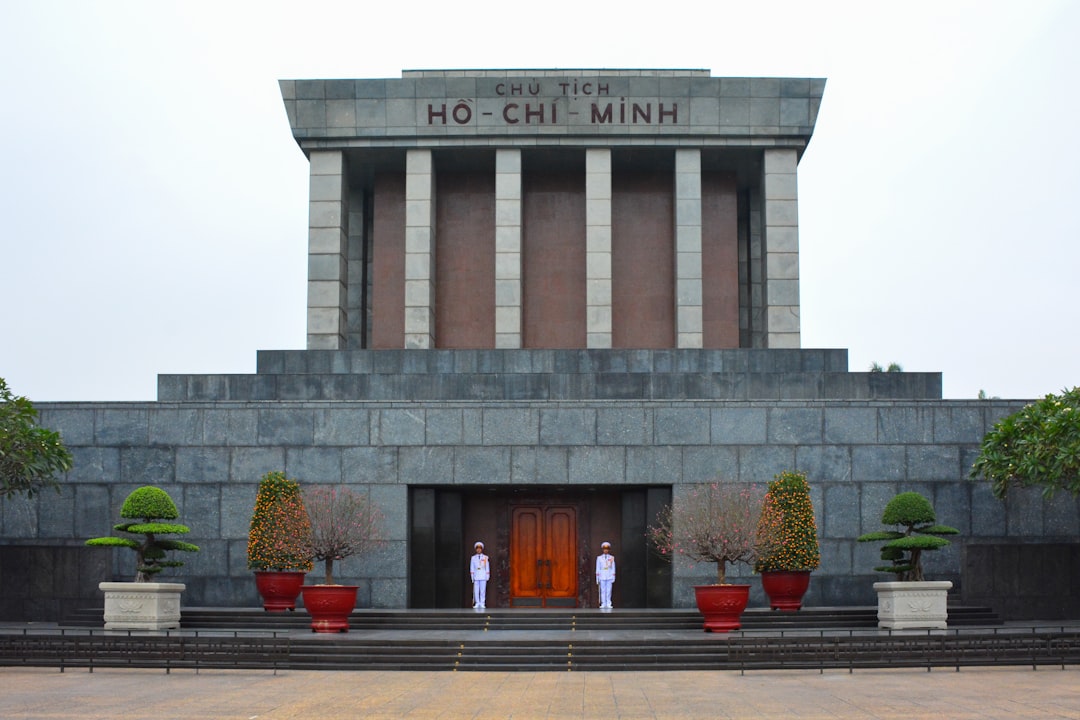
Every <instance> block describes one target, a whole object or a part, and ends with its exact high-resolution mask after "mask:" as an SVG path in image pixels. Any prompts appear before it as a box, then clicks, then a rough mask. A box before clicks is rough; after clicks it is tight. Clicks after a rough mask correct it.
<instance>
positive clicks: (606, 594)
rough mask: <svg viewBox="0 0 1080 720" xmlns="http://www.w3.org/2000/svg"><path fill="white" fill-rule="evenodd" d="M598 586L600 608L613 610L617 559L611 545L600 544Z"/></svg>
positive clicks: (597, 570)
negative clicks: (612, 594)
mask: <svg viewBox="0 0 1080 720" xmlns="http://www.w3.org/2000/svg"><path fill="white" fill-rule="evenodd" d="M596 584H597V585H599V586H600V608H601V609H602V610H610V609H611V586H612V585H614V584H615V557H614V556H613V555H612V554H611V543H609V542H605V543H601V544H600V554H599V555H597V556H596Z"/></svg>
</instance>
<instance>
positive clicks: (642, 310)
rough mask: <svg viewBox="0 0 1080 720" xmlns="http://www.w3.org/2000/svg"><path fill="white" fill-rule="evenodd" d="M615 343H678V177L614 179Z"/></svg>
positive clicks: (626, 175) (620, 175)
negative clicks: (675, 216) (676, 183)
mask: <svg viewBox="0 0 1080 720" xmlns="http://www.w3.org/2000/svg"><path fill="white" fill-rule="evenodd" d="M611 192H612V200H611V215H612V218H611V232H612V240H611V251H612V258H611V272H612V308H611V313H612V338H611V340H612V346H613V347H617V348H671V347H675V271H674V262H675V251H674V233H675V229H674V219H673V217H674V207H673V206H674V177H673V174H672V173H666V172H662V173H656V172H636V171H624V172H614V173H613V174H612V179H611Z"/></svg>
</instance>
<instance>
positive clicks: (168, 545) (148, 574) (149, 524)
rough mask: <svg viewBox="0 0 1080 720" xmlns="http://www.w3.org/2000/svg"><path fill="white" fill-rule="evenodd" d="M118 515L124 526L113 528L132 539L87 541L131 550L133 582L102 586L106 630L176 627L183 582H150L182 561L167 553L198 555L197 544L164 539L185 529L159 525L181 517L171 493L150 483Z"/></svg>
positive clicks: (167, 524)
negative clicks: (133, 563)
mask: <svg viewBox="0 0 1080 720" xmlns="http://www.w3.org/2000/svg"><path fill="white" fill-rule="evenodd" d="M120 517H121V518H124V520H125V522H121V523H118V524H116V525H114V526H113V529H115V530H119V531H120V532H123V533H127V534H129V535H132V536H134V537H117V536H115V535H110V536H108V537H99V538H91V539H90V540H87V541H86V544H87V545H90V546H92V547H123V548H129V549H131V550H134V551H135V581H134V582H129V583H128V582H102V583H100V584H99V585H98V587H99V588H100V589H101V590H102V591H103V592H104V593H105V629H106V630H164V629H167V628H175V627H180V593H182V592H183V591H184V587H185V585H184V584H183V583H163V582H153V581H152V579H153V578H156V577H157V575H158V574H159V573H160V572H161V571H162V570H164V569H165V568H170V567H180V566H181V565H183V564H184V563H183V561H180V560H169V559H168V553H169V552H170V551H181V552H198V551H199V547H198V545H192V544H191V543H188V542H184V541H182V540H173V539H171V538H162V537H160V536H161V535H184V534H187V533H188V532H190V528H188V526H187V525H180V524H179V523H171V522H163V521H165V520H175V519H176V518H178V517H180V512H179V511H178V510H177V509H176V503H174V502H173V500H172V498H171V497H169V494H168V493H167V492H165V491H164V490H162V489H161V488H156V487H153V486H150V485H147V486H144V487H141V488H137V489H136V490H134V491H132V493H131V494H130V495H128V496H127V499H125V500H124V504H123V506H122V507H121V508H120Z"/></svg>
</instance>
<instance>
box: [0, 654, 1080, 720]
mask: <svg viewBox="0 0 1080 720" xmlns="http://www.w3.org/2000/svg"><path fill="white" fill-rule="evenodd" d="M119 717H124V718H129V719H131V720H140V719H143V718H145V719H147V720H150V719H153V720H159V719H160V718H171V719H173V720H203V719H207V720H209V719H211V718H212V719H213V720H284V719H290V720H292V719H299V718H313V719H320V720H321V719H326V720H338V719H341V720H346V719H348V720H353V719H355V718H372V719H375V720H377V719H381V718H386V719H388V720H389V719H393V720H398V719H399V718H410V719H417V720H420V719H426V718H441V719H452V718H472V719H476V720H481V719H484V718H511V719H513V720H532V719H537V720H539V719H545V720H546V719H549V718H552V719H553V718H605V719H610V718H619V719H626V720H637V719H639V718H641V719H647V718H784V719H785V720H786V719H788V718H800V719H804V718H829V719H830V720H834V719H836V718H877V719H881V720H890V719H892V718H897V719H899V718H903V719H905V720H910V719H912V718H953V719H956V720H964V719H967V718H971V719H972V720H976V719H977V720H984V719H987V718H990V719H996V718H1001V719H1002V720H1014V719H1022V718H1072V719H1074V720H1080V668H1078V667H1068V668H1066V669H1064V670H1059V669H1042V670H1038V671H1032V670H1030V669H1027V670H1024V669H1016V668H975V669H963V670H961V671H960V672H955V671H952V670H948V671H937V670H935V671H933V672H926V671H924V670H888V671H882V670H864V671H856V672H855V673H853V674H849V673H847V672H846V671H826V672H825V673H820V674H819V673H817V672H812V671H767V672H766V671H763V672H755V673H748V674H746V675H740V674H739V673H737V672H624V673H611V672H587V673H578V672H575V673H558V672H541V673H534V672H491V673H473V672H469V673H454V672H451V673H412V672H335V671H292V670H289V671H279V672H278V673H277V674H276V675H275V674H273V672H271V671H202V672H200V673H198V674H196V673H195V672H194V671H186V670H185V671H175V670H174V671H173V672H171V673H169V674H166V673H165V672H164V671H163V670H127V669H124V670H113V669H107V670H101V669H99V670H95V671H94V672H93V673H90V672H87V671H82V670H68V671H66V672H59V671H58V670H55V669H44V668H34V669H23V668H0V718H5V720H53V719H55V718H83V719H85V720H103V719H106V718H108V719H109V720H112V719H113V718H119Z"/></svg>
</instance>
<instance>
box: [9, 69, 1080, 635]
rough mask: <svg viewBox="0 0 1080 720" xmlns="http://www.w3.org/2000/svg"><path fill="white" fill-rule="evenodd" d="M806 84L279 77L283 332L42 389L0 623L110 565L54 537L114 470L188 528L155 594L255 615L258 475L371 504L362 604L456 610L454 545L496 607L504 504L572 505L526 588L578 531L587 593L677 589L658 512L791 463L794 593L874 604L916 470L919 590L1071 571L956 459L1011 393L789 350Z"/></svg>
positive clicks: (114, 562)
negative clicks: (130, 385)
mask: <svg viewBox="0 0 1080 720" xmlns="http://www.w3.org/2000/svg"><path fill="white" fill-rule="evenodd" d="M823 88H824V81H823V80H815V79H770V78H758V79H745V78H712V77H710V75H709V73H708V72H707V71H647V70H642V71H542V70H539V71H537V70H534V71H524V70H523V71H463V72H451V71H424V72H406V73H404V74H403V76H402V78H400V79H386V80H381V79H375V80H288V81H282V83H281V89H282V95H283V98H284V102H285V108H286V112H287V114H288V117H289V120H290V123H291V125H292V128H293V135H294V138H295V140H296V141H297V143H298V144H299V146H300V148H301V149H302V150H303V151H304V152H305V154H306V155H307V156H308V157H309V159H310V213H309V217H310V223H309V237H308V247H309V263H308V266H309V271H308V300H307V303H308V328H307V347H308V349H307V350H302V351H260V352H259V353H258V356H257V372H256V373H254V374H243V375H163V376H160V377H159V381H158V399H157V401H155V402H139V403H131V402H99V403H40V404H39V406H38V407H39V410H40V411H41V421H42V423H43V424H45V425H47V426H49V427H52V428H55V429H57V430H60V431H61V433H62V435H63V438H64V441H65V442H66V444H67V445H68V446H69V447H70V448H71V450H72V452H73V454H74V458H75V466H74V468H73V469H72V471H71V472H70V473H68V475H67V477H66V478H65V482H64V484H63V489H62V491H61V493H60V494H59V495H57V496H52V495H49V494H46V495H44V496H41V497H40V498H39V499H37V500H34V501H29V500H25V499H8V500H5V501H3V502H2V504H0V510H2V512H0V587H2V588H3V592H2V602H0V614H2V615H3V616H6V617H36V618H37V619H56V616H57V615H61V614H62V613H63V612H65V611H69V610H70V609H71V608H72V607H76V606H79V605H80V604H81V605H84V606H85V605H93V604H96V603H100V598H98V597H96V583H97V582H98V581H99V580H112V579H126V578H128V577H131V576H133V574H134V569H133V568H132V567H131V561H132V558H130V557H128V555H130V553H127V554H125V553H122V552H118V551H107V550H101V549H89V548H84V547H82V541H83V539H85V538H87V537H93V536H97V535H100V534H101V533H102V532H103V531H104V530H106V529H107V528H108V527H109V526H110V524H111V523H112V522H114V521H115V518H116V517H118V514H119V509H120V505H121V503H122V502H123V500H124V498H125V497H126V496H127V494H128V493H129V492H130V491H131V490H132V489H134V488H135V487H138V486H140V485H145V484H153V485H157V486H160V487H162V488H163V489H165V490H166V491H168V492H169V493H170V494H171V495H172V497H173V498H174V500H176V502H177V504H178V506H179V508H180V510H181V518H182V521H183V522H185V523H186V524H188V525H189V526H190V527H191V529H192V533H191V536H190V539H191V540H192V541H193V542H195V543H197V544H199V545H200V546H201V547H202V552H200V553H198V554H195V555H189V556H186V557H185V558H184V560H185V562H186V564H185V566H184V568H183V569H182V571H181V572H180V573H178V578H179V579H182V580H183V581H184V582H185V583H186V585H187V592H186V594H185V597H184V602H185V604H188V605H207V606H254V605H255V604H256V603H257V602H258V600H257V595H256V592H255V587H254V581H253V578H252V575H251V573H250V572H249V571H248V570H247V568H246V540H247V532H248V523H249V520H250V515H251V511H252V508H253V505H254V500H255V494H256V487H257V483H258V480H259V478H260V477H261V476H262V475H263V474H264V473H266V472H268V471H272V470H284V471H285V472H286V473H287V474H288V475H289V476H290V477H294V478H296V479H298V480H300V481H301V483H302V484H304V485H344V486H348V487H351V488H353V489H355V490H357V491H358V492H362V493H365V494H367V495H369V496H370V498H371V499H372V500H373V501H375V502H376V503H377V504H378V505H379V506H380V507H381V509H382V511H383V513H384V515H385V516H386V518H385V523H384V525H383V537H382V538H381V540H382V541H383V542H382V545H381V547H380V549H379V550H378V551H377V552H376V553H374V554H372V555H370V556H368V557H364V558H360V559H348V560H346V561H345V562H344V563H342V565H341V567H340V568H338V573H337V575H338V576H339V579H340V580H341V581H344V582H350V583H356V584H358V585H360V593H359V604H360V605H361V606H373V607H436V606H446V607H462V606H465V604H466V603H467V588H466V583H465V580H464V579H463V578H464V577H465V575H466V565H465V561H466V558H467V556H468V551H469V548H470V547H471V542H472V541H473V540H474V539H479V538H480V537H483V538H485V539H486V542H487V545H488V549H487V552H488V553H489V554H490V555H491V556H492V559H493V562H494V565H495V575H494V578H493V584H494V590H493V591H492V592H491V594H490V595H489V597H493V598H494V602H491V603H489V604H490V605H493V606H506V605H507V604H509V605H514V604H515V602H516V601H515V598H514V596H513V594H512V593H510V592H509V591H508V590H507V587H506V585H507V583H508V578H511V577H515V578H516V577H517V576H516V574H515V573H516V572H517V571H518V569H519V568H512V567H510V558H511V557H519V555H514V554H513V553H512V552H511V551H512V549H513V547H512V546H514V545H515V543H517V544H518V545H519V546H520V544H521V542H520V537H521V536H519V535H516V534H514V532H516V531H513V530H512V529H511V525H512V523H513V522H516V520H513V519H512V518H516V517H517V516H516V515H515V514H514V513H516V512H517V509H518V508H520V507H529V508H534V509H538V510H537V512H538V513H539V512H540V511H542V510H543V509H544V508H548V507H556V508H557V509H558V510H559V513H561V515H559V517H563V518H565V517H570V518H576V523H577V525H576V526H574V527H571V529H570V530H571V532H570V533H569V534H567V533H566V532H565V527H564V528H563V530H562V532H563V533H564V535H567V536H566V537H562V538H561V541H563V542H564V543H565V544H567V545H569V546H571V547H570V548H569V550H570V553H571V555H572V556H573V557H571V558H570V559H569V560H568V562H571V563H576V565H577V570H576V572H577V575H578V577H579V579H580V583H579V586H578V587H577V589H576V590H573V591H571V592H569V594H567V595H566V596H565V597H559V598H555V599H554V600H557V601H558V602H560V603H568V604H570V605H588V604H593V603H594V600H595V598H593V597H592V595H591V589H590V586H591V583H589V582H588V576H589V567H588V565H589V563H590V562H591V561H592V555H594V554H595V551H596V549H597V548H598V547H599V542H600V541H601V540H609V541H612V542H613V543H614V544H615V553H616V555H617V556H618V557H619V569H620V572H619V580H618V582H617V583H616V587H615V603H616V605H617V606H621V607H635V606H636V607H670V606H677V607H686V606H690V605H692V604H693V592H692V586H693V585H694V584H695V583H705V582H711V581H712V580H713V578H715V574H714V569H713V568H712V567H711V566H695V565H693V564H690V563H687V562H684V561H683V560H681V559H680V560H677V561H676V562H675V563H674V564H669V563H664V562H662V561H660V560H658V559H657V558H656V557H655V556H654V555H653V554H651V553H649V552H648V550H647V548H646V547H645V541H644V527H645V525H646V524H648V522H649V521H650V520H651V519H652V518H653V517H655V511H656V510H657V509H658V508H659V507H660V506H661V505H662V504H664V503H666V502H669V501H671V500H674V501H675V502H678V501H680V499H681V498H682V497H684V495H685V493H686V491H687V489H688V486H690V485H691V484H694V483H700V482H706V481H709V480H711V479H714V478H715V477H717V476H722V477H723V478H725V479H727V480H730V481H733V482H739V483H761V484H764V483H766V482H768V481H769V480H770V479H771V478H772V477H773V476H774V475H775V474H777V473H780V472H782V471H785V470H798V471H804V472H806V473H807V475H808V477H809V480H810V483H811V488H812V493H813V501H814V505H815V512H816V513H817V522H818V528H819V533H820V538H821V546H822V565H821V568H820V569H819V570H818V571H817V572H815V573H814V576H813V581H812V583H811V588H810V591H809V594H808V596H807V598H806V604H808V605H852V604H858V605H868V604H872V603H873V602H874V593H873V589H872V583H873V582H874V581H875V580H880V579H883V578H882V577H881V576H880V575H876V574H875V573H874V572H873V571H872V568H873V567H874V565H875V564H877V557H876V555H877V548H876V547H875V546H872V545H869V544H862V545H860V544H858V543H856V542H855V541H854V538H856V537H857V536H859V535H860V534H862V533H865V532H868V531H871V530H876V529H879V518H880V513H881V511H882V509H883V508H884V506H885V503H886V502H887V501H888V500H889V499H890V498H891V497H893V496H894V495H895V494H896V493H898V492H901V491H908V490H915V491H918V492H921V493H923V494H924V495H926V496H927V497H928V498H930V500H931V501H932V502H933V503H934V505H935V507H936V509H937V511H938V515H939V519H940V521H941V522H943V523H946V524H949V525H953V526H955V527H957V528H959V529H960V531H961V534H960V536H959V537H958V538H956V540H955V541H954V543H953V544H952V545H951V546H950V547H949V548H947V549H946V550H944V551H942V552H938V553H933V554H931V555H930V556H928V557H926V558H925V560H924V564H925V567H926V571H927V575H928V577H929V578H932V579H938V580H950V581H952V582H953V583H954V585H955V590H954V593H956V594H957V595H959V597H960V598H962V599H963V598H966V597H970V598H972V599H974V600H975V601H978V602H988V603H991V604H1000V605H1002V609H1007V610H1008V613H1009V614H1010V615H1012V616H1021V615H1023V614H1024V612H1025V611H1024V607H1023V606H1022V605H1019V606H1018V605H1017V604H1016V603H1014V602H1009V601H1008V598H1009V597H1010V596H1012V597H1015V596H1016V595H1017V593H1016V587H1017V586H1016V583H1015V582H1009V581H1008V580H1007V576H1009V575H1010V574H1011V575H1012V576H1017V575H1018V574H1019V573H1021V571H1023V570H1024V569H1025V568H1028V567H1034V566H1035V565H1036V564H1035V563H1030V562H1026V563H1024V568H1018V567H1017V563H1016V562H1015V561H1014V559H1013V558H1015V557H1019V555H1016V554H1010V553H1009V552H1008V551H1007V550H1008V548H1009V547H1011V546H1016V545H1017V544H1021V545H1024V546H1026V547H1029V549H1030V548H1047V549H1052V548H1058V550H1053V552H1054V553H1055V556H1058V555H1060V556H1061V557H1067V558H1069V559H1067V560H1065V561H1063V562H1056V563H1055V562H1047V563H1046V564H1045V567H1046V568H1050V570H1047V573H1049V572H1051V571H1053V572H1057V573H1059V574H1060V572H1061V570H1062V568H1065V569H1066V570H1067V571H1069V572H1076V573H1080V570H1077V569H1076V568H1074V567H1073V566H1074V565H1075V558H1076V557H1077V553H1075V552H1072V550H1070V549H1075V547H1076V537H1077V535H1078V534H1080V520H1078V518H1080V508H1078V506H1077V500H1076V499H1075V498H1069V497H1064V496H1061V495H1059V496H1058V497H1057V498H1054V499H1052V500H1048V499H1044V498H1042V497H1041V496H1040V495H1038V494H1037V493H1034V492H1029V493H1023V492H1020V493H1015V494H1012V495H1011V496H1010V498H1009V501H1008V502H1007V503H1001V502H999V501H997V500H996V499H994V498H992V497H991V495H990V493H989V490H988V488H987V486H986V485H985V484H980V483H972V482H970V481H969V480H968V479H967V473H968V469H969V467H970V465H971V462H972V459H973V457H974V455H975V453H976V452H977V448H978V444H979V442H980V440H981V439H982V437H983V435H984V433H985V432H986V431H987V430H988V429H989V428H990V427H991V425H992V424H993V423H994V422H995V421H996V420H998V419H999V418H1001V417H1003V416H1004V415H1006V414H1008V413H1010V412H1013V411H1015V410H1017V409H1018V408H1019V407H1021V405H1022V403H1021V402H1020V401H997V400H994V401H956V400H949V401H946V400H942V399H941V376H940V374H938V373H861V372H850V371H849V368H848V360H847V352H846V351H844V350H831V349H826V350H817V349H802V348H801V340H800V321H799V314H800V308H799V273H798V252H799V245H798V193H797V166H798V160H799V157H800V156H801V153H802V151H803V150H804V149H805V147H806V144H807V143H808V142H809V139H810V135H811V133H812V130H813V126H814V122H815V119H816V115H817V109H818V104H819V103H820V100H821V95H822V91H823ZM530 517H532V516H530ZM535 517H541V515H540V514H537V515H535ZM570 535H572V538H570ZM568 538H570V539H569V540H568ZM1053 543H1056V545H1054V544H1053ZM1062 548H1064V550H1062ZM1048 551H1049V550H1048ZM1038 553H1039V551H1038V550H1036V551H1034V552H1029V553H1027V554H1025V555H1023V557H1025V558H1031V557H1032V556H1036V557H1037V556H1038ZM1062 553H1064V555H1062ZM1070 553H1071V554H1070ZM575 558H576V559H575ZM536 567H537V568H538V570H537V571H538V572H541V573H542V572H543V571H544V570H543V565H542V558H541V559H538V560H537V564H536ZM548 567H550V563H549V565H548ZM1070 568H1071V569H1070ZM76 569H77V571H76ZM548 572H549V573H550V570H548ZM740 574H741V575H744V576H745V575H747V573H746V572H745V571H742V570H738V571H736V576H738V575H740ZM988 575H989V576H992V577H988ZM572 576H573V571H572V572H571V580H572V579H573V578H572ZM546 577H547V581H548V587H550V586H551V577H552V576H551V575H550V574H548V575H547V576H546ZM162 579H163V580H168V579H170V578H166V577H163V578H162ZM541 579H543V577H541ZM1058 586H1061V583H1060V582H1059V583H1058ZM1064 586H1065V587H1068V586H1069V584H1068V583H1065V585H1064ZM537 587H539V585H537ZM753 587H754V594H755V596H756V598H755V602H759V603H760V602H761V601H762V598H761V596H760V585H759V584H757V583H756V582H755V583H753ZM15 588H18V589H17V590H16V589H15ZM968 588H971V592H970V594H969V593H968V592H967V591H968ZM35 595H44V596H45V597H47V598H50V600H49V601H47V602H38V601H35V600H34V599H33V598H34V597H35ZM548 599H549V600H552V598H548ZM517 600H518V601H520V602H521V603H522V604H524V603H525V601H526V600H527V601H530V602H531V601H532V599H531V598H517ZM554 600H553V602H554ZM1069 607H1072V606H1070V605H1068V604H1067V603H1066V604H1064V605H1062V604H1056V605H1052V606H1050V605H1046V604H1043V605H1040V606H1039V610H1040V611H1042V610H1043V609H1044V608H1050V610H1049V612H1058V613H1060V612H1067V611H1068V608H1069ZM1063 608H1064V609H1063Z"/></svg>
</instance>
